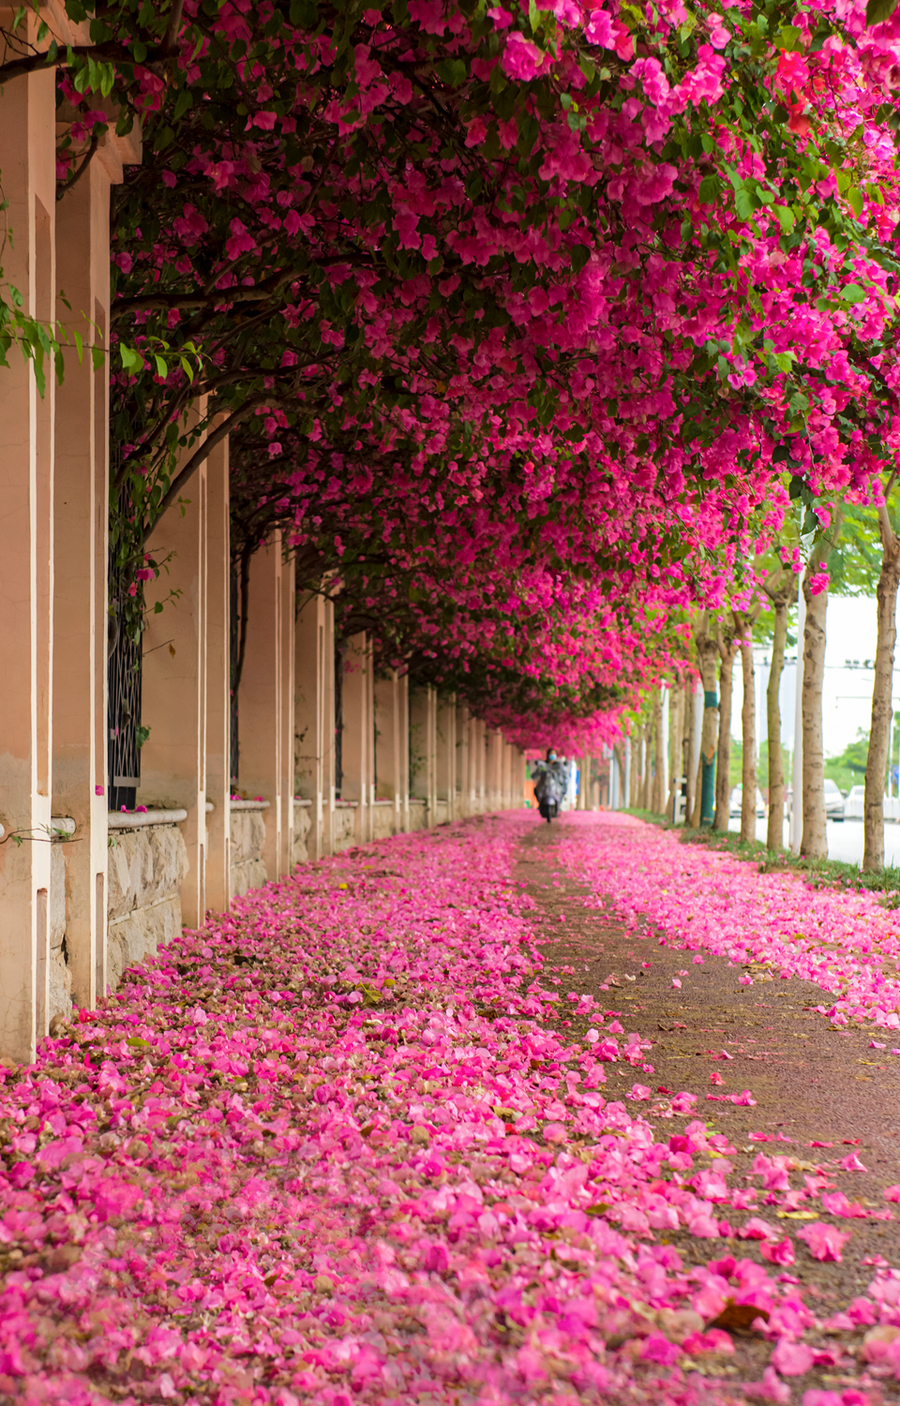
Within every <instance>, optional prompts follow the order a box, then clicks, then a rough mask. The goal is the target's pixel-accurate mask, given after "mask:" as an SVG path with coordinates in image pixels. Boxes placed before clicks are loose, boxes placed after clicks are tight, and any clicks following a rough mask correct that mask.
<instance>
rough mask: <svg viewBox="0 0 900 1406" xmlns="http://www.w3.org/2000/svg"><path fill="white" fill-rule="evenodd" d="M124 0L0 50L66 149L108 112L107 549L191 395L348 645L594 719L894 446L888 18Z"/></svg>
mask: <svg viewBox="0 0 900 1406" xmlns="http://www.w3.org/2000/svg"><path fill="white" fill-rule="evenodd" d="M147 8H148V7H145V6H144V7H142V6H139V5H138V4H137V3H135V2H134V0H123V3H119V4H114V5H112V6H109V7H104V8H103V10H102V13H101V12H99V11H98V12H96V13H95V12H92V11H90V10H89V9H88V10H86V9H85V8H84V7H82V6H81V5H76V4H74V3H71V2H70V4H69V5H68V10H69V13H70V15H71V16H72V18H74V19H76V20H82V21H84V20H86V21H87V26H88V28H89V32H90V42H89V43H85V44H84V45H79V46H76V47H75V48H70V49H69V51H68V53H67V52H66V51H65V50H63V49H61V48H60V49H59V50H56V49H55V47H51V51H50V53H49V54H43V55H42V54H37V53H31V52H29V51H28V48H27V45H25V44H24V42H22V43H21V44H20V45H19V50H20V57H19V59H18V60H16V61H13V60H10V63H12V64H13V66H15V62H18V65H19V69H20V70H21V69H22V68H23V67H27V66H28V65H31V66H32V67H34V66H39V65H40V64H41V63H46V62H47V61H48V59H49V60H50V61H53V62H55V63H56V64H58V65H59V66H60V77H59V92H60V102H61V104H62V111H63V112H64V114H65V116H66V119H67V126H66V129H65V130H66V136H65V139H64V141H63V144H62V146H61V149H60V179H61V181H62V182H64V183H67V182H71V181H72V180H74V179H77V175H78V171H79V170H80V169H81V167H82V163H83V161H84V160H85V159H86V157H89V156H90V155H91V152H92V149H93V147H95V145H96V141H97V135H98V133H99V132H100V131H102V130H103V128H104V127H105V125H106V124H107V123H108V122H109V121H110V119H109V117H108V111H109V102H108V101H106V99H109V98H111V99H114V100H115V101H116V102H117V103H118V104H119V108H118V111H119V118H118V121H119V124H120V126H124V125H127V124H128V123H129V122H130V121H132V120H133V118H135V117H139V118H140V121H141V124H142V133H143V147H144V157H143V163H142V165H140V166H139V167H135V168H132V169H131V170H130V171H129V172H128V173H127V174H126V180H125V183H124V185H123V186H122V187H120V188H119V189H118V190H117V191H116V192H114V211H113V239H114V265H115V267H114V293H115V304H114V337H115V342H116V347H117V355H116V356H115V358H114V377H113V380H114V385H113V431H114V437H115V441H116V446H117V447H116V455H115V462H116V465H117V472H116V478H115V489H114V503H115V512H114V527H115V532H114V537H115V540H116V542H117V544H118V546H117V549H118V551H119V554H120V560H121V562H122V563H124V565H125V566H126V567H129V563H131V564H132V565H134V564H137V565H139V566H140V567H141V568H142V569H144V570H146V569H147V566H146V562H145V560H144V556H143V548H144V546H145V544H146V538H147V536H148V533H149V532H150V531H151V530H152V527H153V525H154V524H155V522H156V521H157V520H158V517H159V515H160V513H161V511H163V510H164V508H165V507H167V506H168V505H170V504H171V503H172V502H174V501H175V500H176V499H177V498H178V497H179V496H180V495H182V494H184V495H185V496H187V497H189V496H190V488H189V472H188V473H185V472H179V470H178V469H176V464H175V452H176V450H177V449H178V448H179V446H181V447H182V448H184V447H185V446H187V448H188V449H194V447H195V446H196V445H198V444H199V436H200V434H201V432H202V431H204V430H205V429H208V428H210V427H212V426H213V425H215V426H216V431H215V432H216V433H217V434H224V433H229V434H230V436H231V455H232V462H233V465H234V484H233V500H234V520H235V522H234V525H235V542H236V550H237V551H238V552H241V551H244V552H249V551H252V550H253V549H255V547H256V546H258V544H259V542H260V541H262V540H263V539H264V538H265V537H266V536H267V534H269V533H270V532H271V530H272V529H273V528H274V527H276V526H280V527H281V528H282V529H283V531H284V533H285V536H286V540H288V541H289V542H290V545H291V548H292V550H294V551H295V552H296V555H297V561H298V573H299V581H300V584H301V586H302V588H303V589H310V588H311V589H319V588H321V583H322V582H323V581H328V583H329V586H328V589H329V590H330V591H331V592H332V593H333V594H334V595H335V598H336V602H337V605H338V610H339V614H340V617H341V618H342V620H344V621H345V623H346V628H347V630H348V631H349V630H351V629H353V628H359V627H365V628H369V629H371V630H372V632H373V634H374V636H375V638H376V643H377V648H378V653H379V657H380V659H381V661H382V663H394V662H398V661H403V662H404V664H409V665H410V667H412V668H413V669H414V671H415V672H417V674H419V675H420V676H422V677H425V678H427V679H428V680H430V681H434V682H437V683H440V684H443V685H445V686H452V687H456V688H458V689H459V690H460V691H461V693H462V694H463V695H464V696H466V697H468V698H469V699H470V700H471V701H472V703H473V706H475V707H476V708H477V709H479V710H480V711H481V712H483V713H486V712H488V711H489V712H490V716H491V718H492V719H496V720H498V721H503V722H504V723H505V725H506V726H507V727H508V728H510V730H511V731H512V732H518V734H519V735H520V736H522V737H523V738H525V737H526V736H531V735H532V734H533V735H534V736H537V734H538V733H543V731H544V730H545V729H546V728H547V727H550V728H551V729H552V728H556V729H562V730H563V732H567V733H568V734H569V735H571V736H572V737H574V736H575V735H578V736H580V737H581V738H586V737H590V736H592V737H606V736H609V735H611V730H614V728H615V716H616V712H617V710H618V709H620V708H621V707H622V706H623V705H624V704H625V703H626V702H628V701H630V700H631V699H633V698H634V697H635V695H636V693H637V692H638V691H639V690H640V689H641V688H642V687H645V686H647V685H648V684H650V683H651V682H654V681H657V680H659V679H660V678H662V677H664V676H665V675H666V674H667V672H668V673H671V670H672V668H673V666H675V665H677V662H678V660H679V659H680V658H681V657H682V656H683V654H684V643H683V641H684V638H685V636H686V624H685V621H686V619H687V616H688V615H689V613H690V611H691V610H692V609H693V608H695V607H696V606H697V605H698V604H700V605H707V606H712V607H717V606H720V605H721V604H722V603H723V602H724V601H725V600H726V599H727V598H729V596H730V594H731V593H732V592H734V590H735V589H738V590H743V591H744V592H746V591H748V590H752V586H753V579H754V576H753V560H754V556H755V554H757V553H759V552H760V551H762V550H763V549H764V548H765V547H766V546H767V545H768V544H769V543H770V542H771V541H772V539H773V536H774V534H776V533H777V531H778V529H779V528H780V527H781V525H782V523H783V521H784V517H785V514H786V513H787V512H788V511H793V508H792V507H791V502H792V500H793V501H794V502H796V503H797V504H798V505H799V506H800V507H801V508H808V507H810V506H812V505H813V504H814V503H815V502H816V500H817V499H820V498H822V497H823V496H824V497H827V496H828V495H833V494H836V493H843V492H846V491H850V492H851V493H853V494H855V495H857V496H859V495H861V496H863V497H865V496H867V495H868V494H869V493H870V491H871V490H870V485H871V484H872V482H873V479H874V478H875V476H876V475H877V474H878V473H879V471H880V470H881V469H882V468H884V466H885V465H886V464H890V463H891V462H892V460H893V455H894V451H895V447H896V437H897V433H898V424H897V412H896V382H897V377H898V374H900V373H898V372H897V369H896V357H895V354H894V344H895V340H896V334H897V316H896V297H895V293H896V269H897V251H896V247H895V246H896V238H895V228H896V222H897V176H896V141H895V129H896V127H897V124H898V121H900V114H898V106H897V101H896V90H897V84H898V82H900V21H897V20H895V19H893V18H888V19H887V21H886V22H884V23H880V24H874V25H872V26H870V27H868V28H867V27H866V22H865V14H864V10H863V7H862V6H861V5H860V4H846V3H843V0H842V3H840V4H837V3H833V4H818V3H816V4H803V5H800V6H796V5H788V4H774V3H762V4H759V3H757V4H754V3H747V0H742V2H741V3H737V4H731V5H722V4H714V3H711V0H704V3H702V4H699V5H696V6H694V7H693V8H692V9H691V10H690V11H689V10H688V9H687V8H686V7H685V6H684V5H683V4H682V3H681V0H675V3H659V4H654V3H648V4H647V5H645V6H644V7H643V8H641V7H638V6H635V5H631V4H615V3H612V4H609V5H608V6H606V7H603V8H591V6H590V5H588V4H580V3H576V0H554V3H552V4H549V5H547V6H546V7H544V6H540V5H538V4H536V3H535V0H531V2H530V4H529V5H527V6H522V5H519V6H517V7H515V8H514V9H512V10H507V9H504V8H502V7H500V6H493V7H488V6H486V5H485V4H484V3H475V4H468V3H465V4H462V3H450V2H449V0H448V3H441V0H395V3H394V4H393V5H392V6H388V7H386V8H383V9H378V8H375V7H374V6H373V7H370V8H363V7H361V6H357V5H353V4H340V5H325V4H322V5H316V4H315V3H314V0H294V3H292V4H291V5H290V6H274V5H271V4H262V5H260V4H251V3H249V0H228V3H219V0H206V3H204V4H203V5H196V4H194V3H186V4H184V6H183V7H181V6H180V5H176V6H173V7H169V8H167V7H160V13H159V14H155V15H152V16H149V17H148V14H147ZM9 68H10V64H9V63H8V64H7V65H6V70H8V69H9ZM6 70H4V69H3V68H2V67H0V80H2V78H3V76H4V71H6ZM101 95H102V96H103V98H104V102H103V107H102V110H101V107H100V98H101ZM201 396H203V397H206V398H205V400H203V401H200V400H199V397H201ZM198 403H199V404H201V405H202V407H204V410H203V414H202V415H201V418H200V420H199V422H198V423H197V424H196V425H193V426H192V428H191V429H187V428H186V422H185V420H184V416H185V413H186V411H187V409H188V407H189V406H192V405H193V406H196V405H197V404H198ZM201 452H202V451H201ZM196 461H197V454H196V452H194V453H187V454H182V458H181V460H180V463H181V464H182V465H184V463H185V462H188V463H196ZM122 504H124V505H125V506H124V508H122V507H121V505H122ZM129 569H131V568H130V567H129Z"/></svg>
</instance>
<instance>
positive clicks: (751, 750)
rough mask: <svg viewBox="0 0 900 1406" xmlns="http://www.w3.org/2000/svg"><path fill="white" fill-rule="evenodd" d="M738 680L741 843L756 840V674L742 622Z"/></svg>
mask: <svg viewBox="0 0 900 1406" xmlns="http://www.w3.org/2000/svg"><path fill="white" fill-rule="evenodd" d="M742 625H743V628H742V630H741V634H742V635H743V636H744V639H743V640H742V642H741V645H740V650H741V676H742V679H743V684H744V701H743V704H742V706H741V739H742V745H743V762H742V765H741V839H742V840H744V841H750V840H755V839H756V673H755V671H754V668H753V634H752V630H753V626H752V625H751V623H750V621H749V620H745V621H743V622H742Z"/></svg>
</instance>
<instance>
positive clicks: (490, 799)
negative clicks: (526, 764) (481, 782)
mask: <svg viewBox="0 0 900 1406" xmlns="http://www.w3.org/2000/svg"><path fill="white" fill-rule="evenodd" d="M485 751H486V763H485V766H486V772H487V776H486V792H487V795H486V802H487V803H486V806H485V809H486V810H490V811H493V810H497V809H498V808H499V805H500V733H499V732H498V731H497V729H496V728H493V727H492V728H490V729H489V730H488V732H487V737H486V748H485Z"/></svg>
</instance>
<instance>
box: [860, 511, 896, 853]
mask: <svg viewBox="0 0 900 1406" xmlns="http://www.w3.org/2000/svg"><path fill="white" fill-rule="evenodd" d="M878 526H879V528H880V531H881V546H882V557H881V574H880V576H879V577H878V590H877V592H876V598H877V601H878V644H877V647H876V650H875V684H874V687H873V689H872V726H871V728H870V729H869V755H868V757H867V759H866V801H865V810H864V830H865V845H864V850H863V863H862V867H863V871H864V872H865V873H866V874H880V873H881V870H882V869H883V868H884V778H885V772H886V770H887V764H888V753H889V751H890V745H891V724H892V722H893V716H894V714H893V708H892V703H891V694H892V692H893V680H894V649H895V646H896V643H897V588H898V586H900V540H898V538H897V536H896V534H895V532H894V529H893V528H892V526H891V520H890V518H889V517H888V511H887V506H886V505H885V504H881V505H880V507H879V509H878Z"/></svg>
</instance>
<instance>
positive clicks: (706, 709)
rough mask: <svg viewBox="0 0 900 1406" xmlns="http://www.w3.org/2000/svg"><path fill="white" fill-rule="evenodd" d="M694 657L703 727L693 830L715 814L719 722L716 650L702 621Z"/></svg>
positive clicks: (712, 639)
mask: <svg viewBox="0 0 900 1406" xmlns="http://www.w3.org/2000/svg"><path fill="white" fill-rule="evenodd" d="M696 644H697V654H698V657H699V663H700V678H701V680H702V683H703V727H702V730H701V733H700V761H699V764H698V766H697V787H696V799H695V801H694V813H695V815H696V821H694V819H693V817H692V824H695V826H701V825H711V824H712V822H713V815H714V811H715V796H716V791H715V778H716V735H717V732H718V722H719V705H718V702H717V701H716V656H717V654H718V652H719V646H718V644H717V642H716V640H715V639H714V638H713V636H712V635H710V633H709V623H708V621H707V620H706V618H705V614H704V619H703V628H702V630H701V631H699V632H698V634H697V637H696Z"/></svg>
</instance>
